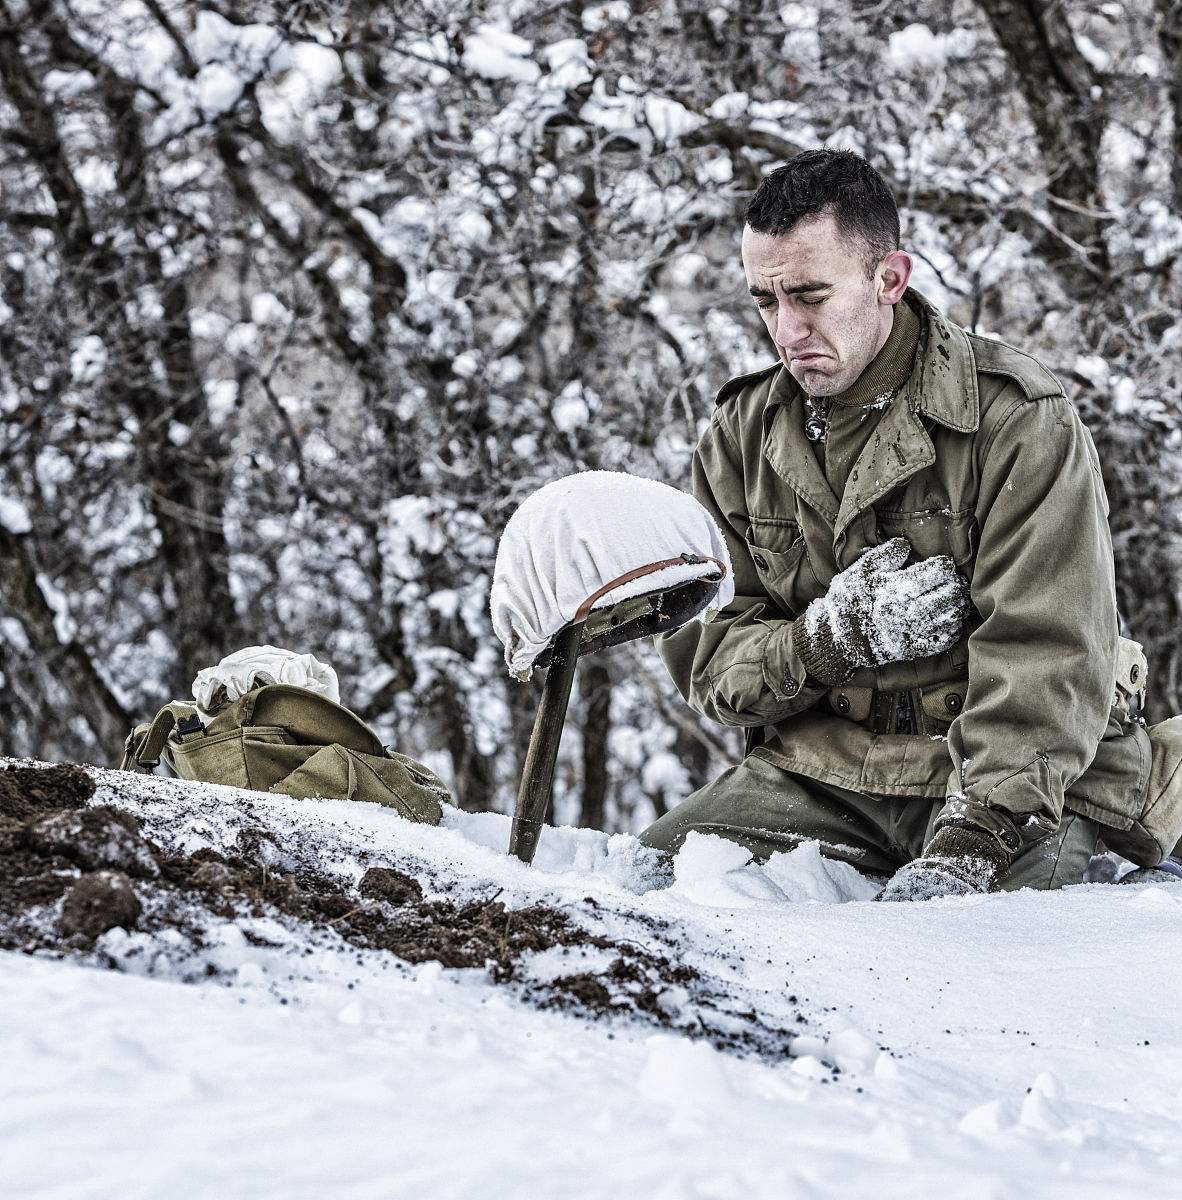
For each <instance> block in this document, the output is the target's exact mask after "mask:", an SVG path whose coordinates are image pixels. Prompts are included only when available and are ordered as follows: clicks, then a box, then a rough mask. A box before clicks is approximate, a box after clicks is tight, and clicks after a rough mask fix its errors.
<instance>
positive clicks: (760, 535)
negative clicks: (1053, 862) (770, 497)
mask: <svg viewBox="0 0 1182 1200" xmlns="http://www.w3.org/2000/svg"><path fill="white" fill-rule="evenodd" d="M747 552H748V553H749V554H750V555H751V561H752V562H753V563H754V564H755V569H756V571H757V572H758V573H759V581H760V583H762V584H763V587H764V590H765V591H767V593H768V594H769V595H770V596H772V597H773V598H774V599H776V600H778V601H780V602H781V603H782V604H783V605H786V606H787V607H788V608H789V609H790V610H791V611H793V612H798V611H799V610H800V609H801V608H803V607H804V604H802V603H801V595H802V593H801V582H802V581H801V574H802V572H803V573H804V575H805V578H806V580H812V579H813V575H812V571H811V569H810V568H809V565H808V555H807V553H806V552H805V541H804V535H803V534H802V533H801V531H800V526H799V525H798V524H797V523H796V522H795V521H787V520H780V519H777V518H772V517H752V518H751V524H750V526H749V527H748V529H747ZM805 603H807V601H805Z"/></svg>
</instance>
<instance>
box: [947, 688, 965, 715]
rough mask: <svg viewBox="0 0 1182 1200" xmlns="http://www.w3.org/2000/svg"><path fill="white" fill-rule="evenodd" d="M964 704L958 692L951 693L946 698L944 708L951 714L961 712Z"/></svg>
mask: <svg viewBox="0 0 1182 1200" xmlns="http://www.w3.org/2000/svg"><path fill="white" fill-rule="evenodd" d="M963 703H964V700H963V699H961V697H960V695H959V693H957V692H949V693H948V695H947V696H945V697H944V707H945V708H946V709H947V710H948V711H949V712H954V713H955V712H960V707H961V705H962V704H963Z"/></svg>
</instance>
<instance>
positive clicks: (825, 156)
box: [747, 150, 899, 274]
mask: <svg viewBox="0 0 1182 1200" xmlns="http://www.w3.org/2000/svg"><path fill="white" fill-rule="evenodd" d="M821 213H832V214H833V217H834V219H835V220H836V221H837V227H838V229H840V230H841V232H842V234H843V235H844V236H845V237H848V238H855V237H856V238H858V239H860V241H861V243H862V245H863V247H864V248H865V250H866V256H867V263H866V269H867V273H868V274H869V273H873V271H874V268H875V267H876V266H877V265H878V264H879V262H880V261H881V260H882V258H883V256H884V255H886V254H889V253H890V252H891V251H892V250H897V249H898V248H899V209H898V207H897V206H896V204H895V198H894V196H892V195H891V189H890V188H888V187H887V185H886V183H885V181H884V180H883V178H882V176H881V175H880V174H879V173H878V172H877V171H876V170H875V169H874V168H873V167H872V166H871V165H870V164H869V163H868V162H867V161H866V160H865V159H864V158H862V157H861V156H860V155H858V154H855V153H854V152H853V151H852V150H806V151H805V152H804V153H803V154H798V155H797V156H796V157H795V158H792V159H789V160H788V162H786V163H785V164H784V165H783V166H782V167H777V168H776V169H775V170H774V171H772V173H771V174H770V175H768V176H767V177H766V178H765V179H764V181H763V182H762V183H761V184H760V185H759V187H758V188H757V189H756V192H755V195H754V196H752V197H751V203H750V204H748V205H747V224H748V225H750V226H751V228H752V229H754V230H755V232H756V233H767V234H771V235H772V236H773V237H781V236H783V235H784V234H786V233H788V232H789V231H790V230H791V229H792V227H793V226H794V225H795V224H796V223H797V222H798V221H800V220H803V219H804V218H805V217H812V216H817V215H819V214H821Z"/></svg>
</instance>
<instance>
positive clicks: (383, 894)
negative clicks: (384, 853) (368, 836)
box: [357, 867, 423, 904]
mask: <svg viewBox="0 0 1182 1200" xmlns="http://www.w3.org/2000/svg"><path fill="white" fill-rule="evenodd" d="M357 890H358V891H359V892H360V893H361V894H362V895H363V896H365V897H366V899H369V900H385V901H386V902H387V903H388V904H417V903H418V902H419V901H420V900H422V898H423V888H422V885H421V884H420V883H419V881H418V880H417V879H416V878H415V877H414V876H413V875H404V874H403V873H402V872H401V871H395V870H394V869H393V868H392V867H370V869H369V870H368V871H366V872H365V874H364V875H362V877H361V882H360V883H359V884H358V885H357Z"/></svg>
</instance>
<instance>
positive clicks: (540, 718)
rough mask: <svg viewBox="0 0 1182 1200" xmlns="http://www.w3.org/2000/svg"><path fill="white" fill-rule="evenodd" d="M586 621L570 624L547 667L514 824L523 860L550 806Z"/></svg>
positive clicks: (515, 848)
mask: <svg viewBox="0 0 1182 1200" xmlns="http://www.w3.org/2000/svg"><path fill="white" fill-rule="evenodd" d="M582 632H583V622H582V621H578V622H575V623H573V624H571V625H568V626H567V627H566V628H565V629H564V630H563V631H562V632H561V633H560V634H559V635H558V639H557V641H556V642H555V643H554V656H553V657H552V658H551V660H550V666H549V667H548V668H547V670H546V682H545V684H544V685H543V687H542V699H541V702H540V703H539V705H538V715H537V716H536V717H535V718H534V728H533V732H532V733H531V734H530V738H529V749H528V750H526V752H525V769H524V770H523V771H522V773H521V786H520V788H519V789H518V792H517V804H516V807H515V808H514V810H513V826H512V829H511V831H510V834H509V853H510V854H515V855H517V857H518V858H519V859H521V861H522V862H523V863H529V862H533V857H534V853H535V852H536V851H537V848H538V839H539V837H541V834H542V824H543V822H544V821H545V820H546V809H547V808H549V806H550V794H551V792H552V791H553V789H554V764H555V762H557V760H558V744H559V742H560V741H561V740H562V726H563V724H564V722H565V721H566V709H567V705H568V704H569V703H570V689H571V684H572V683H573V682H574V678H575V664H576V663H577V662H578V661H579V638H580V636H581V635H582Z"/></svg>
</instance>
